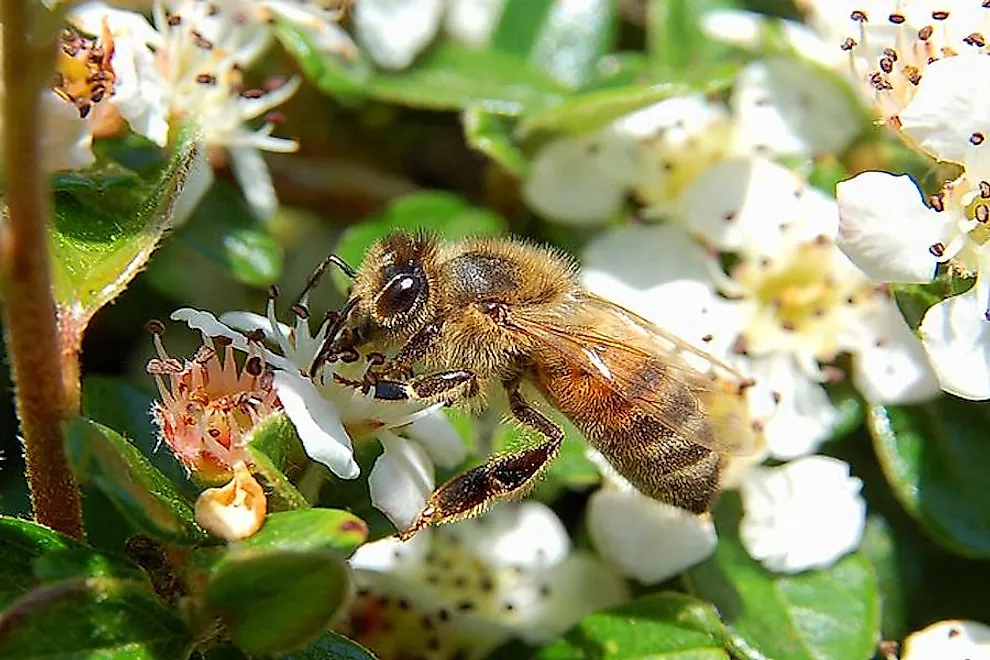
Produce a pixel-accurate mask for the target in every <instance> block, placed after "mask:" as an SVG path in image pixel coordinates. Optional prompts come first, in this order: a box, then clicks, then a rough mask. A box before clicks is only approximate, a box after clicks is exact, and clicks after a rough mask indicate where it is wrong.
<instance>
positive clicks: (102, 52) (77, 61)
mask: <svg viewBox="0 0 990 660" xmlns="http://www.w3.org/2000/svg"><path fill="white" fill-rule="evenodd" d="M113 49H114V44H113V35H112V34H111V33H110V28H109V27H108V25H107V22H106V20H104V21H103V32H102V34H101V35H100V37H99V38H96V39H94V38H90V37H85V36H83V35H81V34H79V33H78V32H76V31H75V30H73V29H68V28H67V29H65V30H63V32H62V34H61V35H60V36H59V50H58V54H57V56H56V61H55V80H54V83H53V85H52V89H54V90H55V92H56V93H57V94H58V95H59V96H61V97H62V98H64V99H65V100H66V101H68V102H69V103H72V104H73V105H74V106H76V109H77V110H79V116H80V117H86V116H87V115H89V113H90V111H91V110H92V109H93V106H94V105H96V104H97V103H99V102H100V101H102V100H103V99H104V98H106V97H108V96H110V95H111V94H113V90H114V83H115V82H116V80H117V76H116V74H115V73H114V70H113V65H112V64H111V62H110V60H111V58H112V57H113Z"/></svg>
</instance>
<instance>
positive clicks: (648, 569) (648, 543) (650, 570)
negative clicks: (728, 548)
mask: <svg viewBox="0 0 990 660" xmlns="http://www.w3.org/2000/svg"><path fill="white" fill-rule="evenodd" d="M588 534H589V535H590V536H591V540H592V543H594V545H595V549H596V550H597V551H598V552H599V554H601V555H602V556H603V557H604V558H605V559H606V560H608V561H609V563H611V564H612V565H614V566H615V567H616V568H618V569H619V570H620V571H621V572H622V573H623V574H625V575H628V576H630V577H633V578H635V579H636V580H638V581H639V582H641V583H643V584H655V583H657V582H662V581H663V580H666V579H668V578H671V577H674V576H675V575H679V574H680V573H683V572H684V571H685V570H686V569H688V568H690V567H691V566H694V565H695V564H698V563H699V562H702V561H704V560H705V559H706V558H708V557H709V556H711V554H712V552H714V551H715V545H716V544H717V542H718V536H717V534H716V533H715V526H714V525H713V524H712V521H711V519H710V518H709V517H707V516H705V517H699V516H696V515H694V514H692V513H690V512H688V511H684V510H683V509H678V508H677V507H674V506H670V505H668V504H663V503H661V502H657V501H655V500H652V499H650V498H648V497H646V496H645V495H642V494H640V493H638V492H635V491H626V490H621V489H618V488H609V487H606V488H602V489H600V490H599V491H598V492H596V493H595V494H594V495H592V496H591V501H590V502H589V503H588Z"/></svg>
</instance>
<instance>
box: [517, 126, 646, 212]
mask: <svg viewBox="0 0 990 660" xmlns="http://www.w3.org/2000/svg"><path fill="white" fill-rule="evenodd" d="M635 176H636V155H635V142H634V141H633V140H632V139H630V138H623V137H621V136H620V135H618V134H617V133H616V132H614V131H613V130H611V129H602V130H600V131H596V132H595V133H591V134H588V135H582V136H579V137H566V138H560V139H558V140H554V141H553V142H551V143H549V144H547V145H546V146H545V147H543V148H542V149H540V150H539V151H538V152H537V153H536V155H535V156H534V158H533V160H532V162H531V167H530V171H529V176H528V178H527V179H526V181H525V183H524V184H523V191H522V192H523V197H524V198H525V199H526V202H527V203H528V204H529V205H530V206H531V207H533V210H535V211H536V212H537V213H539V214H541V215H543V216H546V217H547V218H548V219H552V220H561V221H567V222H573V223H578V224H597V223H602V222H605V221H607V220H609V219H610V217H611V215H612V214H613V213H615V212H616V211H617V210H618V209H619V207H620V206H621V205H622V201H623V199H624V198H625V195H626V192H627V191H628V189H629V186H631V185H632V183H633V181H634V177H635Z"/></svg>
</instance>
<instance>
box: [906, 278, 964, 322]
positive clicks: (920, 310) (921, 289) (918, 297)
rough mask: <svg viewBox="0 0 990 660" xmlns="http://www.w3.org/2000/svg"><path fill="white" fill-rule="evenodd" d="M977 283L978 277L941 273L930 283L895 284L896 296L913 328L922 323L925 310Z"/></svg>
mask: <svg viewBox="0 0 990 660" xmlns="http://www.w3.org/2000/svg"><path fill="white" fill-rule="evenodd" d="M975 283H976V278H972V277H960V276H957V275H954V274H952V273H948V272H945V273H940V274H939V275H938V277H936V278H935V281H933V282H930V283H928V284H895V285H893V288H894V298H895V300H897V306H898V307H900V309H901V313H902V314H903V315H904V319H905V320H906V321H907V322H908V325H910V326H911V327H912V328H917V327H918V326H919V325H921V320H922V319H923V318H924V317H925V312H927V311H928V309H929V308H930V307H932V306H933V305H937V304H938V303H940V302H942V301H943V300H945V299H946V298H948V297H950V296H955V295H958V294H960V293H964V292H966V291H968V290H969V289H971V288H972V287H973V285H974V284H975Z"/></svg>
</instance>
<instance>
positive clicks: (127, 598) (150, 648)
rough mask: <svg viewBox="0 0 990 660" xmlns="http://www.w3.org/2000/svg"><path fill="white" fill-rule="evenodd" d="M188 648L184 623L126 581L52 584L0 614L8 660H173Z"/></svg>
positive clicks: (1, 649) (1, 653) (0, 653)
mask: <svg viewBox="0 0 990 660" xmlns="http://www.w3.org/2000/svg"><path fill="white" fill-rule="evenodd" d="M191 646H192V639H191V637H190V634H189V631H188V630H187V629H186V627H185V625H184V624H183V623H182V621H181V620H179V618H178V617H176V616H175V615H174V614H172V613H171V612H170V611H169V610H168V609H167V608H166V607H165V606H164V605H163V604H162V603H161V601H159V600H158V598H157V597H155V595H154V594H152V593H151V592H150V591H149V590H148V589H147V588H146V587H145V586H144V585H142V584H140V583H134V582H128V581H126V580H116V579H112V578H91V579H88V580H83V579H77V580H65V581H62V582H56V583H53V584H49V585H45V586H43V587H39V588H38V589H36V590H34V591H33V592H31V593H29V594H27V595H26V596H24V597H23V598H21V599H19V600H18V601H16V602H15V603H14V604H13V605H11V606H10V607H9V608H7V609H6V610H5V611H4V612H3V614H0V657H3V658H5V659H7V660H42V659H47V658H59V660H86V659H91V658H99V659H100V660H177V659H181V658H186V657H188V656H189V653H190V650H191Z"/></svg>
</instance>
